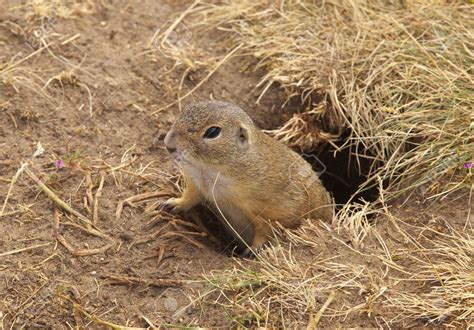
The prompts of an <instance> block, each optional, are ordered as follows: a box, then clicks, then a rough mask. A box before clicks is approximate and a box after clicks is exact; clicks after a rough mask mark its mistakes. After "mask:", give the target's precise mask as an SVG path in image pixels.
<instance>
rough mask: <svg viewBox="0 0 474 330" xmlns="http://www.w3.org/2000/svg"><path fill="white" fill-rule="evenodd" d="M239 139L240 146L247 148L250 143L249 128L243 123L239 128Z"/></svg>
mask: <svg viewBox="0 0 474 330" xmlns="http://www.w3.org/2000/svg"><path fill="white" fill-rule="evenodd" d="M237 141H238V143H239V146H240V147H242V148H245V147H247V146H248V145H249V143H250V141H249V130H248V129H247V127H245V126H243V125H241V126H240V128H239V135H238V137H237Z"/></svg>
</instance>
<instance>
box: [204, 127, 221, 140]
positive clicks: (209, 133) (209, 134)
mask: <svg viewBox="0 0 474 330" xmlns="http://www.w3.org/2000/svg"><path fill="white" fill-rule="evenodd" d="M220 133H221V128H220V127H217V126H211V127H209V128H208V129H207V130H206V132H204V135H203V138H205V139H214V138H216V137H218V136H219V134H220Z"/></svg>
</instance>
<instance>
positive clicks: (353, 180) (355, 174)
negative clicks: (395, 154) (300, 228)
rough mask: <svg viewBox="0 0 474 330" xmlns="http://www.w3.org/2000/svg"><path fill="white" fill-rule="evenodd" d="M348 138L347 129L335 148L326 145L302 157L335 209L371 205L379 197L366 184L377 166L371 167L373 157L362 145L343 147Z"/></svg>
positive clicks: (373, 187)
mask: <svg viewBox="0 0 474 330" xmlns="http://www.w3.org/2000/svg"><path fill="white" fill-rule="evenodd" d="M350 135H351V131H350V130H349V129H347V130H345V131H344V132H343V133H342V134H341V135H340V137H339V139H338V140H337V141H335V142H334V143H333V144H334V145H331V144H330V143H325V144H322V145H320V146H319V147H317V148H316V150H315V151H313V152H311V153H301V155H302V156H303V158H305V159H306V161H308V162H309V163H311V165H312V167H313V169H314V170H315V171H316V172H317V173H318V174H319V175H320V176H319V177H320V179H321V181H322V183H323V185H324V186H325V187H326V189H327V190H328V191H329V192H330V193H331V194H332V196H333V198H334V201H335V203H336V209H340V208H341V207H342V206H344V205H345V204H347V203H359V202H362V201H366V202H373V201H375V200H376V199H377V198H378V196H379V189H378V185H377V184H376V182H373V181H368V175H369V173H370V170H371V169H372V170H373V169H374V168H377V166H380V164H376V163H374V160H373V159H374V158H375V157H374V156H373V155H372V154H371V153H370V151H369V150H366V149H365V148H364V147H363V146H362V144H359V146H358V147H354V146H352V147H350V146H349V145H347V146H345V144H346V143H347V139H348V138H349V137H350ZM343 146H344V147H343ZM341 147H342V148H341ZM336 148H337V149H336ZM336 150H337V151H336Z"/></svg>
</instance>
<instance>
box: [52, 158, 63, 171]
mask: <svg viewBox="0 0 474 330" xmlns="http://www.w3.org/2000/svg"><path fill="white" fill-rule="evenodd" d="M54 165H55V166H56V169H58V170H60V169H62V168H63V167H64V163H63V161H62V160H61V159H57V160H56V161H55V162H54Z"/></svg>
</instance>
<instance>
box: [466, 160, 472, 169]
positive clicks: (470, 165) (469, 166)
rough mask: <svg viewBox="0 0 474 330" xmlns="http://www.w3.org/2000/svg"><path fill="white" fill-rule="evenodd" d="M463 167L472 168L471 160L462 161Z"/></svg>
mask: <svg viewBox="0 0 474 330" xmlns="http://www.w3.org/2000/svg"><path fill="white" fill-rule="evenodd" d="M464 168H468V169H469V168H472V162H467V163H464Z"/></svg>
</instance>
